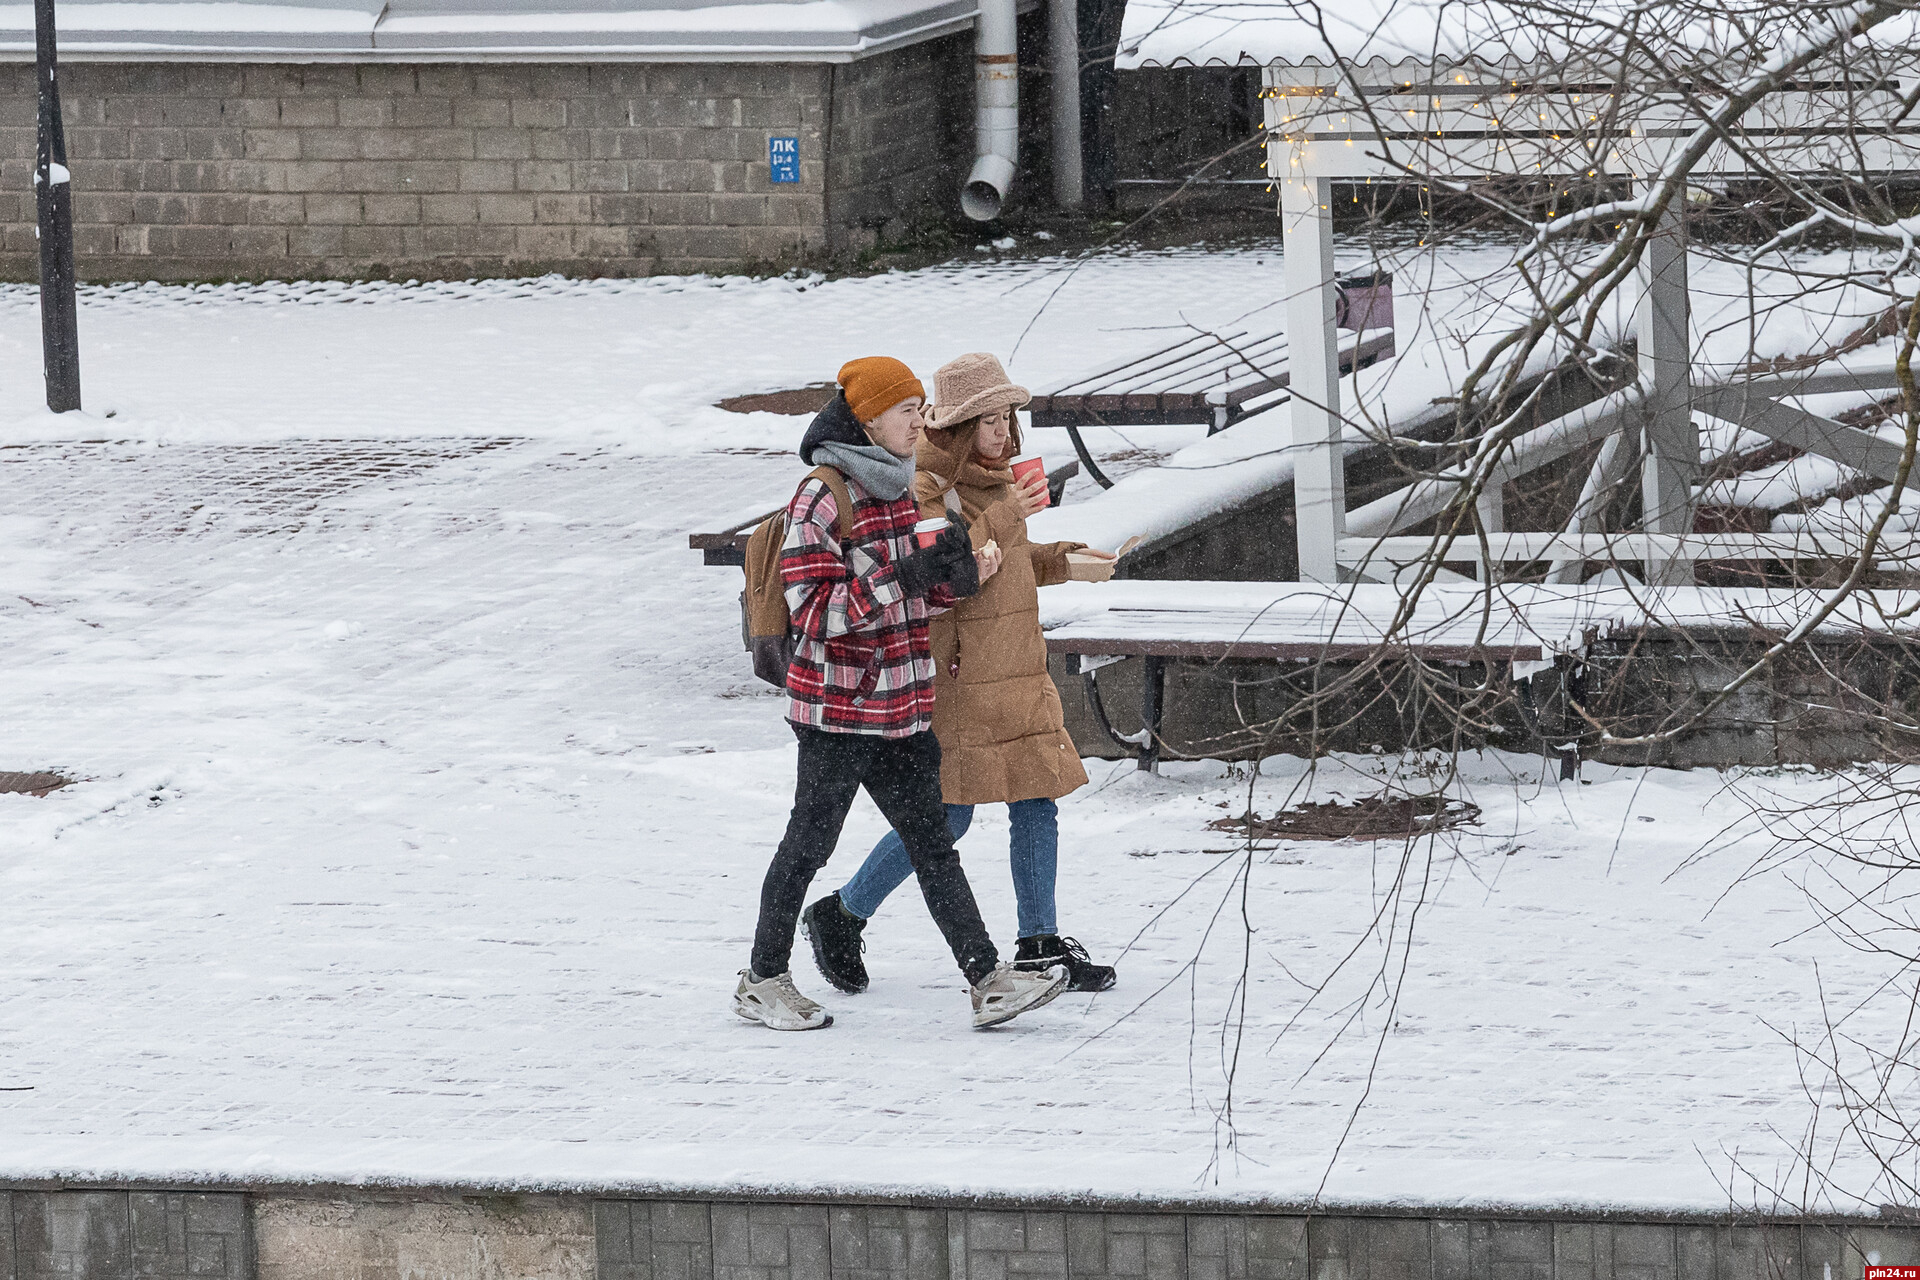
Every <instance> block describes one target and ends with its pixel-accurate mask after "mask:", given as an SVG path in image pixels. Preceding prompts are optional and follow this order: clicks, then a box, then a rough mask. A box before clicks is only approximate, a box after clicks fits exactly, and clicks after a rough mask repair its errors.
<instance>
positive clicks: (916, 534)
mask: <svg viewBox="0 0 1920 1280" xmlns="http://www.w3.org/2000/svg"><path fill="white" fill-rule="evenodd" d="M947 524H948V521H947V518H946V517H945V516H935V517H934V518H933V519H931V520H922V521H920V522H919V523H917V524H915V525H914V526H913V540H914V541H915V542H917V543H919V544H920V545H921V546H922V547H930V546H932V545H933V543H934V540H935V539H936V538H938V537H939V536H940V531H941V530H942V529H944V528H946V527H947Z"/></svg>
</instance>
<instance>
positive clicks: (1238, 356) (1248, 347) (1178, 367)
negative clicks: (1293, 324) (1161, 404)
mask: <svg viewBox="0 0 1920 1280" xmlns="http://www.w3.org/2000/svg"><path fill="white" fill-rule="evenodd" d="M1222 336H1223V337H1224V339H1225V341H1226V342H1230V343H1232V344H1233V345H1232V346H1227V345H1224V344H1223V343H1222V342H1218V341H1215V340H1213V339H1211V338H1209V339H1208V340H1207V345H1206V347H1205V348H1204V349H1202V350H1199V351H1192V352H1189V353H1187V354H1186V355H1185V356H1183V357H1182V358H1181V359H1180V360H1178V361H1174V362H1170V363H1169V364H1167V365H1165V366H1162V367H1160V368H1157V369H1154V370H1152V371H1145V370H1143V371H1141V372H1140V373H1138V374H1129V375H1127V376H1126V377H1124V378H1122V379H1118V380H1116V381H1114V382H1112V383H1110V384H1108V385H1107V386H1104V387H1102V388H1100V389H1101V390H1102V391H1142V390H1146V389H1148V388H1152V389H1155V390H1159V389H1177V390H1181V391H1187V390H1193V389H1195V388H1203V387H1209V386H1213V385H1215V384H1217V383H1218V382H1220V381H1222V380H1223V379H1227V378H1231V377H1233V376H1235V375H1236V374H1240V375H1251V376H1258V375H1257V373H1256V365H1255V364H1249V363H1248V357H1252V359H1253V360H1254V361H1255V362H1257V364H1258V365H1264V366H1266V367H1268V368H1271V367H1272V364H1273V362H1274V361H1275V360H1276V359H1279V358H1281V356H1282V353H1284V352H1285V351H1286V349H1287V338H1286V335H1285V334H1283V333H1276V334H1269V335H1267V336H1266V337H1264V338H1250V337H1248V336H1247V335H1244V334H1232V333H1230V334H1225V335H1222Z"/></svg>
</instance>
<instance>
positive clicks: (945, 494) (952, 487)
mask: <svg viewBox="0 0 1920 1280" xmlns="http://www.w3.org/2000/svg"><path fill="white" fill-rule="evenodd" d="M927 474H928V475H929V476H931V477H933V482H934V483H935V484H936V485H938V486H940V488H939V494H940V500H941V501H942V502H943V503H945V504H946V508H947V514H948V515H950V516H952V517H954V518H955V519H960V520H964V519H965V518H966V517H965V516H963V515H961V513H960V489H959V485H960V482H959V481H958V480H949V479H947V478H946V477H945V476H943V475H941V474H940V473H939V472H938V471H929V472H927Z"/></svg>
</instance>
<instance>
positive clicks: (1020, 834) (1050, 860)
mask: <svg viewBox="0 0 1920 1280" xmlns="http://www.w3.org/2000/svg"><path fill="white" fill-rule="evenodd" d="M1007 816H1008V817H1009V818H1011V819H1012V822H1013V847H1012V849H1011V854H1010V858H1009V861H1010V862H1011V863H1012V864H1013V897H1014V901H1015V902H1017V903H1018V904H1019V907H1020V936H1021V937H1023V938H1033V937H1038V936H1039V935H1040V934H1043V933H1058V932H1060V929H1059V926H1058V924H1057V923H1056V922H1055V920H1054V906H1053V881H1054V877H1055V875H1056V874H1057V872H1058V869H1059V865H1060V807H1059V806H1058V805H1056V804H1054V802H1053V801H1051V800H1046V799H1041V800H1015V801H1014V802H1013V803H1012V804H1010V805H1008V806H1007ZM972 825H973V806H972V805H970V804H950V805H948V806H947V830H948V831H949V832H951V833H952V835H953V838H954V839H955V840H958V839H959V838H960V837H961V836H963V835H965V834H967V828H968V827H970V826H972ZM912 874H913V862H912V860H911V859H909V858H908V857H907V846H906V844H905V842H904V841H902V840H901V839H900V833H899V832H897V831H889V832H887V834H886V835H884V836H881V837H880V843H879V844H876V845H875V846H873V852H872V853H870V854H868V855H867V860H866V861H865V862H863V863H861V864H860V869H859V870H858V871H856V872H854V873H853V879H851V880H849V881H847V883H846V884H845V885H843V886H842V887H841V889H840V905H841V906H843V907H845V908H846V909H847V910H848V911H851V912H852V913H853V914H854V915H856V916H859V917H860V918H861V919H862V920H868V919H871V918H872V917H873V913H874V912H876V911H878V910H879V909H880V904H881V903H882V902H885V901H886V900H887V895H888V894H890V893H892V892H893V891H894V890H895V889H898V888H899V887H900V886H901V885H902V884H903V883H905V881H906V879H907V877H908V876H910V875H912Z"/></svg>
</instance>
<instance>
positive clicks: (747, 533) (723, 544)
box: [687, 462, 1080, 568]
mask: <svg viewBox="0 0 1920 1280" xmlns="http://www.w3.org/2000/svg"><path fill="white" fill-rule="evenodd" d="M1079 474H1080V464H1079V463H1077V462H1066V463H1062V464H1061V465H1060V466H1057V467H1054V468H1053V469H1052V470H1050V471H1048V472H1047V494H1048V496H1049V497H1050V498H1051V500H1052V502H1053V504H1054V505H1055V506H1059V505H1060V495H1061V493H1062V492H1063V491H1064V490H1065V489H1066V487H1067V481H1069V480H1071V479H1073V477H1075V476H1077V475H1079ZM794 483H795V484H796V485H798V484H799V480H798V479H797V478H796V479H795V480H794ZM781 510H782V508H780V507H774V508H773V509H772V510H766V511H756V512H754V513H753V514H752V515H750V516H747V517H746V518H744V519H738V520H733V521H729V522H728V523H727V524H726V527H724V528H722V529H721V530H720V531H719V532H717V533H690V534H688V535H687V546H688V547H690V548H692V549H693V550H695V551H698V552H700V554H701V557H702V558H701V563H702V564H730V565H735V566H737V567H740V568H744V567H746V563H747V540H748V539H749V538H751V537H753V531H754V530H755V529H758V528H759V527H760V524H761V522H762V521H764V520H765V519H766V518H767V517H768V516H771V515H775V514H777V513H778V512H780V511H781Z"/></svg>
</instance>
